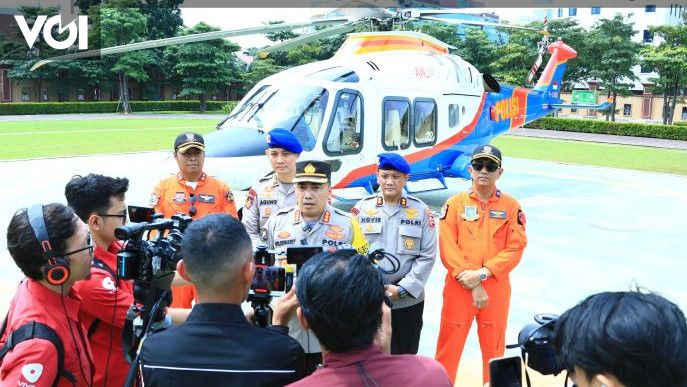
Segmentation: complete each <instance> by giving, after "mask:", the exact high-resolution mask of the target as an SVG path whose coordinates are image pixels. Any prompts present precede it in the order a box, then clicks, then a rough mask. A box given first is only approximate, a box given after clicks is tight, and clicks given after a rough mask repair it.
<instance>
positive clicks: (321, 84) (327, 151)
mask: <svg viewBox="0 0 687 387" xmlns="http://www.w3.org/2000/svg"><path fill="white" fill-rule="evenodd" d="M464 12H465V10H462V9H456V10H450V9H444V10H414V9H400V10H397V11H392V10H389V9H384V8H379V7H369V8H341V9H340V12H339V13H340V14H341V15H342V16H337V17H333V18H322V19H320V20H314V21H311V22H308V23H295V24H275V25H270V26H264V27H258V28H248V29H242V30H229V31H216V32H208V33H204V34H197V35H187V36H182V37H174V38H166V39H160V40H156V41H148V42H140V43H133V44H129V45H124V46H118V47H112V48H104V49H102V50H99V51H97V52H96V51H91V52H80V53H75V54H68V55H63V56H61V57H55V58H49V59H47V60H45V61H42V62H41V63H38V64H36V66H34V67H39V66H40V65H43V64H45V63H50V62H51V61H54V60H60V59H75V58H80V57H87V56H95V55H109V54H113V53H120V52H127V51H132V50H138V49H144V48H151V47H161V46H165V45H169V44H180V43H189V42H194V41H201V40H208V39H217V38H224V37H228V36H240V35H248V34H253V33H266V32H275V31H282V30H288V29H294V28H302V27H306V26H314V25H319V24H334V25H333V26H331V27H328V28H324V29H321V30H318V31H316V32H314V33H311V34H306V35H302V36H299V37H297V38H294V39H292V40H289V41H286V42H283V43H280V44H277V45H275V46H272V47H269V48H268V49H266V50H265V51H264V52H263V53H261V55H263V56H264V55H269V53H270V52H274V51H279V50H288V49H289V48H292V47H294V46H296V45H298V44H303V43H306V42H310V41H314V40H317V39H320V38H323V37H326V36H332V35H338V34H342V33H349V34H348V37H347V39H346V40H345V41H344V43H343V44H342V45H341V47H340V48H339V50H338V51H337V52H336V53H335V54H334V56H333V57H332V58H330V59H328V60H324V61H319V62H314V63H308V64H305V65H301V66H298V67H294V68H290V69H287V70H284V71H282V72H279V73H277V74H274V75H272V76H269V77H267V78H265V79H263V80H262V81H260V82H259V83H257V84H256V85H255V86H254V87H253V88H252V89H251V90H250V91H249V92H248V93H247V94H246V95H245V97H244V98H243V99H242V100H241V101H239V102H238V103H237V105H236V106H235V108H234V109H233V111H232V112H231V113H230V114H229V115H228V116H227V117H226V118H225V119H223V120H222V121H221V122H220V123H219V124H218V125H217V130H216V131H214V132H211V133H209V134H207V135H205V144H206V166H208V170H210V171H211V172H212V173H213V174H214V175H215V176H217V177H219V178H220V179H223V180H225V181H226V182H227V183H228V184H229V185H230V186H231V187H232V188H233V189H234V190H247V189H249V188H250V187H251V185H252V184H254V183H255V181H256V180H257V178H259V177H261V176H265V175H266V174H268V173H270V168H269V165H268V163H267V160H266V158H265V157H264V154H265V150H266V147H267V142H266V135H267V132H268V131H269V130H271V129H274V128H284V129H287V130H290V131H292V132H293V133H294V134H295V135H296V137H297V138H298V139H299V141H300V142H301V144H302V145H303V148H304V151H303V153H302V154H301V156H300V159H301V160H307V159H314V160H324V161H327V162H329V163H330V164H331V169H332V182H331V187H332V188H333V189H334V197H335V198H337V199H339V200H343V201H346V200H355V199H359V198H360V197H362V196H364V195H366V194H372V193H374V192H375V191H376V189H377V188H378V184H377V181H376V172H377V171H376V165H377V155H378V154H379V153H381V152H396V153H398V154H400V155H402V156H403V157H404V158H406V160H407V161H408V162H409V164H410V165H411V171H410V174H409V182H408V184H407V185H406V187H405V190H406V191H407V192H408V193H410V194H415V193H419V192H426V191H434V190H442V189H447V185H446V180H445V179H446V178H463V179H469V178H470V175H469V172H468V166H469V163H470V155H471V153H472V151H473V150H474V149H475V148H476V147H478V146H480V145H486V144H488V143H489V142H490V141H491V140H492V139H493V138H494V137H496V136H498V135H499V134H502V133H504V132H506V131H508V130H509V129H512V128H517V127H520V126H522V125H524V124H526V123H528V122H530V121H533V120H536V119H538V118H541V117H544V116H547V115H550V114H552V113H554V112H556V111H557V110H558V109H560V108H563V107H576V108H593V109H603V108H605V107H606V106H607V105H608V103H607V102H606V103H602V104H599V105H581V104H574V105H568V104H564V103H563V101H562V100H561V99H560V91H561V87H562V80H563V74H564V72H565V68H566V62H567V61H569V60H571V59H573V58H575V57H576V55H577V53H576V51H575V50H574V49H573V48H571V47H569V46H568V45H566V44H565V43H564V42H563V41H562V40H560V39H558V40H556V41H554V42H550V41H549V33H548V32H547V23H546V20H545V23H544V29H543V30H541V31H539V30H536V29H532V28H528V27H522V26H512V25H504V24H500V23H490V22H479V21H466V20H456V19H447V18H441V17H439V16H441V14H450V13H464ZM417 20H432V21H441V22H448V23H454V24H467V25H478V26H494V27H506V28H518V29H529V30H533V31H535V32H538V33H541V34H542V35H543V38H542V41H541V42H540V44H539V56H538V58H537V60H536V61H535V64H534V65H533V66H532V69H531V70H530V77H529V79H528V80H532V77H533V76H534V75H535V74H536V73H537V71H538V67H539V65H540V64H541V63H542V57H543V55H544V54H545V52H546V51H548V53H549V54H550V58H549V60H548V63H547V64H546V66H545V68H544V70H543V71H542V73H541V75H540V76H539V78H538V80H537V81H536V83H535V84H534V86H533V88H531V89H530V88H524V87H516V86H508V85H501V84H499V82H498V81H497V80H496V79H494V78H493V77H492V76H491V75H489V74H487V73H481V72H480V71H479V70H477V69H476V68H475V67H474V66H473V65H472V64H470V63H468V62H467V61H465V60H463V59H462V58H461V57H460V56H458V55H454V54H451V53H450V49H451V48H452V47H450V46H449V45H447V44H446V43H444V42H442V41H439V40H437V39H435V38H433V37H431V36H429V35H426V34H424V33H421V32H412V31H395V30H394V26H395V25H398V24H403V23H407V22H410V21H417ZM360 23H368V24H370V25H375V26H377V27H379V29H382V31H375V32H357V33H350V32H351V31H353V30H354V29H355V27H356V26H357V25H359V24H360ZM385 30H386V31H385ZM416 183H423V184H416ZM346 191H348V192H355V193H354V194H352V195H353V196H351V195H350V194H346V193H345V192H346Z"/></svg>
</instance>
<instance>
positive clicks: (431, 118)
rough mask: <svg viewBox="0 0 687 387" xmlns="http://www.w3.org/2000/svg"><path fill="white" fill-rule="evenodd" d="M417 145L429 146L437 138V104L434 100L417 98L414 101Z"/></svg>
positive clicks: (415, 139)
mask: <svg viewBox="0 0 687 387" xmlns="http://www.w3.org/2000/svg"><path fill="white" fill-rule="evenodd" d="M413 110H414V112H413V117H415V119H414V124H415V126H414V128H415V138H414V141H415V145H416V146H429V145H432V144H434V143H435V142H436V139H437V104H436V103H435V102H434V100H431V99H427V100H424V99H423V100H416V101H415V102H414V103H413Z"/></svg>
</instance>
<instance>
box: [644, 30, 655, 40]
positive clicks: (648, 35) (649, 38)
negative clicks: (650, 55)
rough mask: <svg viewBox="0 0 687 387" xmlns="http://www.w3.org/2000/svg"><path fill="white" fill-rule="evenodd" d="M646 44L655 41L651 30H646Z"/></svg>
mask: <svg viewBox="0 0 687 387" xmlns="http://www.w3.org/2000/svg"><path fill="white" fill-rule="evenodd" d="M643 40H644V43H651V42H652V41H653V40H654V36H653V34H652V33H651V31H649V30H644V37H643Z"/></svg>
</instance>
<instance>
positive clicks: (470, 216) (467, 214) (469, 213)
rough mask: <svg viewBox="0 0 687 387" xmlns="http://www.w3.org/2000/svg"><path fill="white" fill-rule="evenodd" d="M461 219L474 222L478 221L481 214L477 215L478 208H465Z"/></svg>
mask: <svg viewBox="0 0 687 387" xmlns="http://www.w3.org/2000/svg"><path fill="white" fill-rule="evenodd" d="M460 217H461V218H463V219H464V220H467V221H468V222H473V221H475V220H477V218H479V214H478V213H477V206H464V207H463V213H462V214H460Z"/></svg>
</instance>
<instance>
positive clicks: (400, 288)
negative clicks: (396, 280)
mask: <svg viewBox="0 0 687 387" xmlns="http://www.w3.org/2000/svg"><path fill="white" fill-rule="evenodd" d="M406 297H408V291H407V290H406V288H404V287H403V286H401V285H399V286H398V298H400V299H404V298H406Z"/></svg>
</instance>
